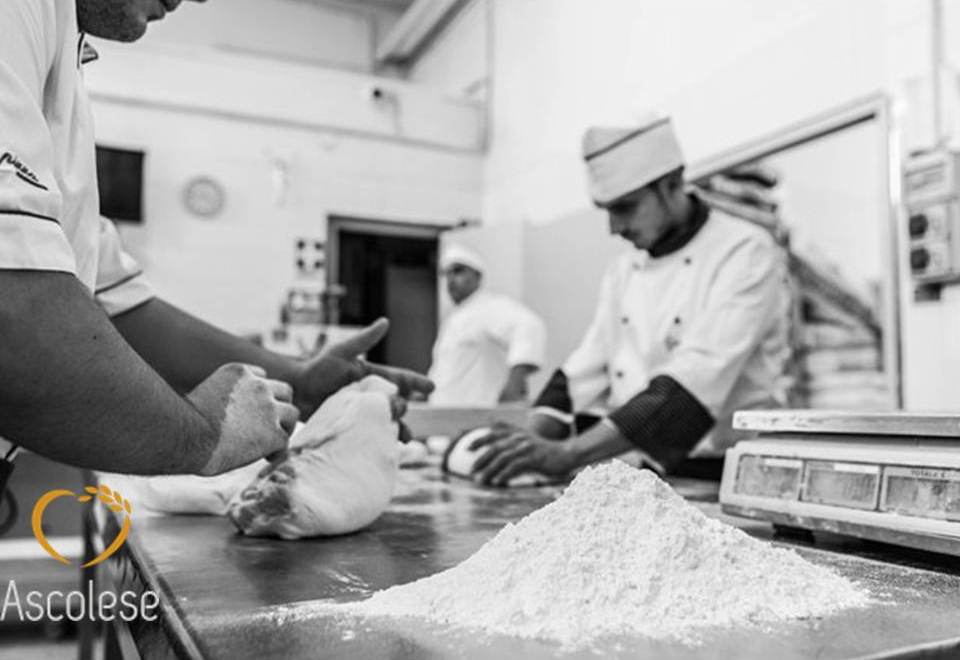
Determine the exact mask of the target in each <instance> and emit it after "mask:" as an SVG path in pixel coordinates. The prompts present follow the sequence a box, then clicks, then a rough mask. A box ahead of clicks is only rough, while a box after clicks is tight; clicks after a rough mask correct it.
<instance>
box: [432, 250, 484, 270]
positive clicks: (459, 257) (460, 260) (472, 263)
mask: <svg viewBox="0 0 960 660" xmlns="http://www.w3.org/2000/svg"><path fill="white" fill-rule="evenodd" d="M454 264H460V265H461V266H467V267H468V268H472V269H474V270H475V271H477V272H478V273H482V272H483V271H484V270H486V264H484V262H483V257H481V256H480V255H479V254H478V253H476V252H474V251H473V250H471V249H470V248H467V247H464V246H462V245H449V246H447V248H446V249H445V250H444V251H443V255H442V256H441V257H440V270H443V271H445V270H447V269H448V268H450V267H451V266H453V265H454Z"/></svg>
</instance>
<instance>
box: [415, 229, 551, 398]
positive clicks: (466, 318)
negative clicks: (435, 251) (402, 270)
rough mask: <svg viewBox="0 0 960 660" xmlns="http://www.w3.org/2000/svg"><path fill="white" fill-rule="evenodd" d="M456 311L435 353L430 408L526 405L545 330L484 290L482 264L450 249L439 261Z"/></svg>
mask: <svg viewBox="0 0 960 660" xmlns="http://www.w3.org/2000/svg"><path fill="white" fill-rule="evenodd" d="M440 270H441V272H442V274H443V276H444V277H445V278H446V283H447V292H448V293H449V294H450V298H451V299H452V300H453V303H454V308H453V310H451V312H450V313H449V314H448V315H447V317H446V318H445V319H444V320H443V323H442V324H441V325H440V332H439V334H438V336H437V341H436V343H435V344H434V347H433V363H432V365H431V366H430V373H429V374H428V375H429V377H430V379H431V380H432V381H433V382H434V385H435V386H436V389H435V390H434V391H433V394H432V395H431V396H430V402H431V403H434V404H438V405H446V406H493V405H495V404H497V403H498V402H500V403H509V402H515V401H525V400H526V399H527V378H528V377H529V376H530V374H532V373H534V372H536V371H537V370H538V369H539V368H540V367H541V366H542V365H543V359H544V350H545V344H546V334H547V333H546V327H545V326H544V324H543V321H542V320H541V319H540V317H539V316H537V315H536V314H534V313H533V312H532V311H530V310H529V309H528V308H527V307H525V306H524V305H522V304H521V303H519V302H518V301H516V300H514V299H513V298H510V297H508V296H505V295H501V294H497V293H492V292H488V291H485V290H483V288H482V285H483V273H484V271H485V270H486V266H485V264H484V261H483V258H482V257H481V256H480V255H479V254H478V253H477V252H475V251H473V250H470V249H469V248H466V247H464V246H461V245H451V246H449V247H448V248H447V249H445V250H444V252H443V255H442V256H441V258H440Z"/></svg>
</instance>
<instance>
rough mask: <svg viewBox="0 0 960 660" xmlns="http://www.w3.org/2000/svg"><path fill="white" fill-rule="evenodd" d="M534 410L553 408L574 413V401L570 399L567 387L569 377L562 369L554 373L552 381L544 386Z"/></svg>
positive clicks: (534, 403)
mask: <svg viewBox="0 0 960 660" xmlns="http://www.w3.org/2000/svg"><path fill="white" fill-rule="evenodd" d="M533 407H534V408H553V409H554V410H558V411H560V412H563V413H572V412H573V400H572V399H571V398H570V389H569V388H568V387H567V375H566V374H565V373H563V371H561V370H560V369H557V370H556V371H554V372H553V375H552V376H550V380H548V381H547V384H546V385H544V386H543V389H542V390H541V391H540V394H539V395H538V396H537V399H536V401H534V402H533Z"/></svg>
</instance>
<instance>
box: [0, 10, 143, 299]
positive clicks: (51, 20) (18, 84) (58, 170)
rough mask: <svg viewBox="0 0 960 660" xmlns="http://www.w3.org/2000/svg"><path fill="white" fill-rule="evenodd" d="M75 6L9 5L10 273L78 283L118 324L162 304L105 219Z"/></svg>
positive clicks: (3, 204)
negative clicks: (50, 275)
mask: <svg viewBox="0 0 960 660" xmlns="http://www.w3.org/2000/svg"><path fill="white" fill-rule="evenodd" d="M82 51H83V36H82V35H81V34H80V33H79V31H78V28H77V16H76V3H75V2H73V0H3V1H2V2H0V268H3V269H25V270H53V271H62V272H67V273H72V274H74V275H76V276H77V279H79V280H80V281H81V282H82V283H83V284H84V286H86V287H87V288H88V289H89V290H90V291H91V293H92V294H94V295H95V296H96V299H97V301H98V302H99V303H100V305H101V306H102V307H103V308H104V309H105V310H106V311H107V313H109V314H118V313H120V312H123V311H126V310H128V309H130V308H132V307H134V306H136V305H138V304H140V303H142V302H145V301H146V300H148V299H149V298H150V297H151V296H152V295H153V294H152V292H151V290H150V288H149V286H148V285H147V283H146V280H145V278H144V277H143V276H142V273H141V270H140V268H139V266H138V265H137V264H136V262H135V261H134V260H133V259H132V258H131V257H130V256H129V255H128V254H126V253H125V252H124V251H123V250H122V248H121V246H120V240H119V237H118V236H117V232H116V229H115V228H114V227H113V225H112V223H110V221H108V220H106V219H104V218H102V217H100V212H99V207H100V200H99V196H98V193H97V170H96V150H95V145H94V135H93V118H92V116H91V113H90V105H89V101H88V99H87V94H86V91H85V90H84V87H83V79H82V76H81V73H80V57H81V53H82Z"/></svg>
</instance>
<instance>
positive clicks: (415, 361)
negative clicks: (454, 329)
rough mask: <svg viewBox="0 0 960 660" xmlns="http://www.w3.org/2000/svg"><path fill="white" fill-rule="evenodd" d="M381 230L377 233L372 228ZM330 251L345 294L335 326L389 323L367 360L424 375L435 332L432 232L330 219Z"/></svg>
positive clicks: (435, 236)
mask: <svg viewBox="0 0 960 660" xmlns="http://www.w3.org/2000/svg"><path fill="white" fill-rule="evenodd" d="M378 224H383V225H384V228H383V230H381V231H378V228H377V225H378ZM331 229H332V230H333V231H331V232H330V238H331V243H333V244H334V245H332V246H331V247H332V248H333V250H334V251H335V253H336V264H333V263H331V266H332V267H334V268H335V273H336V279H335V281H336V282H337V283H339V284H341V285H343V286H344V288H345V289H346V294H345V296H344V298H343V301H342V303H341V306H340V322H341V323H343V324H345V325H365V324H367V323H370V322H371V321H373V320H375V319H376V318H377V317H380V316H386V317H387V318H389V319H390V334H389V335H387V338H386V340H384V341H383V342H382V343H381V344H380V345H379V346H377V347H376V348H374V349H373V350H372V351H371V352H370V354H369V355H368V358H369V359H370V360H371V361H374V362H381V363H386V364H391V365H395V366H398V367H406V368H408V369H415V370H417V371H420V372H425V371H426V370H427V369H428V368H429V367H430V352H431V350H432V347H433V342H434V339H435V338H436V334H437V304H438V302H437V249H438V234H439V230H436V231H423V229H422V228H417V227H411V233H410V234H409V235H405V234H404V233H403V226H402V225H399V223H372V222H371V223H363V222H357V221H354V222H351V221H345V222H343V223H340V224H339V225H338V223H337V222H336V221H335V220H332V221H331Z"/></svg>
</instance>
